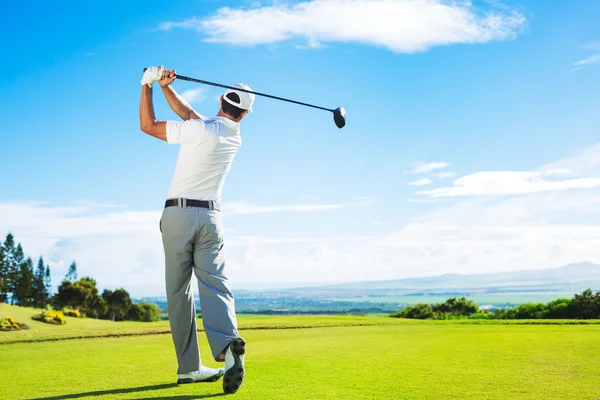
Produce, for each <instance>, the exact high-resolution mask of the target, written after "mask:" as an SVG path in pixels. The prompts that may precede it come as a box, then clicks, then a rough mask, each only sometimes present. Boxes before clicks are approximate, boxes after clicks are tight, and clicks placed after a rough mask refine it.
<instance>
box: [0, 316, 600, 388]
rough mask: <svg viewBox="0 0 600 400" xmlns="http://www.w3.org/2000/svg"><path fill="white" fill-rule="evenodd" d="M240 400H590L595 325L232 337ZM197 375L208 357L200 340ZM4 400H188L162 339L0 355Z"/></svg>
mask: <svg viewBox="0 0 600 400" xmlns="http://www.w3.org/2000/svg"><path fill="white" fill-rule="evenodd" d="M242 334H243V336H244V337H245V339H246V340H247V342H248V355H247V361H246V365H247V379H246V382H244V385H243V387H242V389H241V390H240V392H239V393H238V394H237V395H236V397H237V398H239V399H442V398H443V399H538V398H543V399H567V398H569V399H590V400H591V399H597V398H598V397H599V396H600V380H599V379H598V377H599V376H600V363H598V362H597V356H598V354H600V340H598V337H599V335H600V326H598V325H587V326H586V325H575V326H563V325H550V326H548V325H545V326H535V325H456V324H455V325H452V324H445V325H397V326H367V327H332V328H315V329H285V330H277V329H274V330H258V331H252V330H249V331H242ZM200 337H201V341H200V347H201V352H202V354H203V355H204V363H205V364H207V365H209V366H217V364H216V363H215V362H213V361H212V360H211V359H210V357H209V351H208V345H207V343H206V340H205V339H204V335H201V336H200ZM2 354H3V363H2V364H0V376H2V378H3V382H10V384H5V385H3V391H2V393H3V398H7V399H8V398H19V399H39V400H41V399H44V400H51V399H78V398H92V397H93V398H99V399H164V398H170V399H179V400H184V399H196V398H202V397H214V396H215V395H218V394H220V393H221V391H222V389H221V382H218V383H210V384H194V385H182V386H177V385H174V384H173V382H174V379H175V370H176V363H175V357H174V352H173V347H172V342H171V338H170V336H169V335H151V336H138V337H124V338H105V339H86V340H75V341H73V340H68V341H55V342H42V343H14V344H10V345H6V346H3V347H2Z"/></svg>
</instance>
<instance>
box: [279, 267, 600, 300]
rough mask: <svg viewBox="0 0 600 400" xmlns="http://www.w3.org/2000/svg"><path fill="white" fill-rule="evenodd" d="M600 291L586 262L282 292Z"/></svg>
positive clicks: (597, 276)
mask: <svg viewBox="0 0 600 400" xmlns="http://www.w3.org/2000/svg"><path fill="white" fill-rule="evenodd" d="M587 288H592V289H594V290H600V265H597V264H592V263H588V262H583V263H574V264H568V265H565V266H563V267H558V268H547V269H537V270H524V271H512V272H501V273H490V274H473V275H463V274H445V275H439V276H432V277H423V278H408V279H398V280H387V281H370V282H352V283H344V284H337V285H327V286H320V287H304V288H294V289H286V290H285V293H286V294H294V293H296V294H297V295H302V296H307V295H317V296H322V295H326V296H340V297H344V296H374V295H377V296H397V295H406V294H411V293H414V292H420V293H428V292H440V293H444V292H461V291H476V292H480V293H482V292H483V293H492V292H524V291H527V292H539V291H543V292H548V291H557V292H558V291H566V292H571V291H572V292H576V291H578V290H583V289H587Z"/></svg>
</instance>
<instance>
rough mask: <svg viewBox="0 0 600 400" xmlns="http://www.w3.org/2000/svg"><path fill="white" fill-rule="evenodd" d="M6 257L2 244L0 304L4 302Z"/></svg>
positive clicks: (0, 253) (0, 246)
mask: <svg viewBox="0 0 600 400" xmlns="http://www.w3.org/2000/svg"><path fill="white" fill-rule="evenodd" d="M6 292H7V287H6V256H5V254H4V244H3V243H0V303H3V302H4V301H6Z"/></svg>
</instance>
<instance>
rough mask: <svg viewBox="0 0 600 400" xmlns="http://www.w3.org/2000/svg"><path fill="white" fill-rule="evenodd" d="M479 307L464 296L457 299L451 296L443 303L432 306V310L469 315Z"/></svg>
mask: <svg viewBox="0 0 600 400" xmlns="http://www.w3.org/2000/svg"><path fill="white" fill-rule="evenodd" d="M478 310H479V307H478V306H477V304H476V303H475V302H474V301H473V300H467V299H466V298H465V297H461V298H460V299H457V298H455V297H451V298H449V299H447V300H446V301H445V302H444V303H441V304H436V305H435V306H433V311H439V312H442V313H444V314H450V315H461V316H469V315H471V314H474V313H476V312H477V311H478Z"/></svg>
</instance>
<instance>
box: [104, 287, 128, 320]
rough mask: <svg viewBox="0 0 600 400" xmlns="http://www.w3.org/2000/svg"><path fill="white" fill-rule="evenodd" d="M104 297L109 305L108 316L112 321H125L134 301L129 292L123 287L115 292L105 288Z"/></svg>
mask: <svg viewBox="0 0 600 400" xmlns="http://www.w3.org/2000/svg"><path fill="white" fill-rule="evenodd" d="M102 298H103V299H104V301H106V304H107V305H108V317H109V318H110V320H111V321H113V322H114V321H123V320H124V319H125V317H126V315H127V312H128V311H129V308H130V307H131V304H132V301H131V298H130V297H129V293H127V291H126V290H125V289H123V288H120V289H117V290H115V291H114V292H113V291H111V290H108V289H104V292H102Z"/></svg>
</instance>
